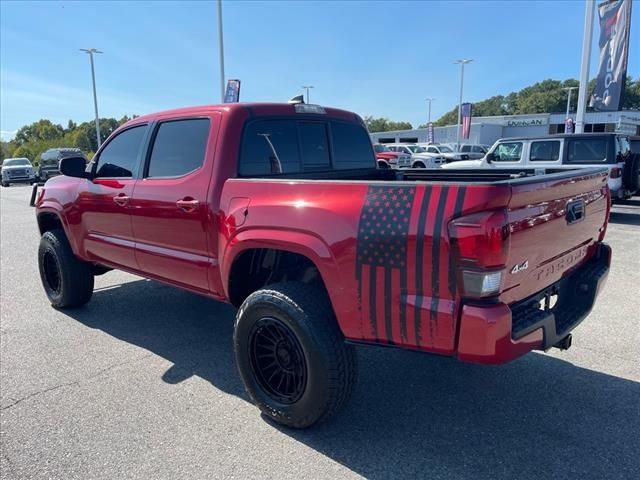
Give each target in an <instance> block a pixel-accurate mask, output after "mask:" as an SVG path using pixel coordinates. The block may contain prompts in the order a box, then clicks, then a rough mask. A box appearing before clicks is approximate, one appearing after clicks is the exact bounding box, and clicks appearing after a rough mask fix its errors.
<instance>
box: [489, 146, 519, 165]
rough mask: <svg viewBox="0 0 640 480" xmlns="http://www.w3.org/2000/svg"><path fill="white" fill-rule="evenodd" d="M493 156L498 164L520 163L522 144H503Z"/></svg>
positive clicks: (496, 149)
mask: <svg viewBox="0 0 640 480" xmlns="http://www.w3.org/2000/svg"><path fill="white" fill-rule="evenodd" d="M493 156H494V158H493V159H494V161H496V162H519V161H520V159H521V158H522V143H520V142H509V143H501V144H499V145H498V146H497V147H496V148H495V150H494V151H493Z"/></svg>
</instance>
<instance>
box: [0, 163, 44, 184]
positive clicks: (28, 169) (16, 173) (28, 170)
mask: <svg viewBox="0 0 640 480" xmlns="http://www.w3.org/2000/svg"><path fill="white" fill-rule="evenodd" d="M35 181H36V172H35V171H34V170H33V165H31V162H30V161H29V159H28V158H5V159H4V162H2V186H3V187H8V186H9V185H11V184H12V183H35Z"/></svg>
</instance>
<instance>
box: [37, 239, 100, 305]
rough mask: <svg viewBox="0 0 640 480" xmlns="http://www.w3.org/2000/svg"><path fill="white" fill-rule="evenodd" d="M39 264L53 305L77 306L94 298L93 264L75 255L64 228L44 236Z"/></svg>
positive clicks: (39, 250) (43, 284) (41, 241)
mask: <svg viewBox="0 0 640 480" xmlns="http://www.w3.org/2000/svg"><path fill="white" fill-rule="evenodd" d="M38 266H39V268H40V279H41V281H42V286H43V287H44V291H45V293H46V294H47V297H49V301H50V302H51V305H53V306H54V307H56V308H73V307H78V306H80V305H84V304H85V303H87V302H88V301H89V300H90V299H91V295H93V280H94V279H93V274H92V273H91V267H90V265H89V264H88V263H86V262H83V261H81V260H79V259H78V258H76V256H75V255H74V254H73V251H72V250H71V245H69V241H68V240H67V237H66V235H65V234H64V231H63V230H60V229H56V230H50V231H48V232H45V233H44V234H43V235H42V238H41V239H40V247H39V248H38Z"/></svg>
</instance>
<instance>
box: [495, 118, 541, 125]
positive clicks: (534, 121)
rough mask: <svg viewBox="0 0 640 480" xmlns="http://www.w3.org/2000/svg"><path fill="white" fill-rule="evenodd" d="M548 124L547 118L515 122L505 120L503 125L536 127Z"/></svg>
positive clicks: (525, 119)
mask: <svg viewBox="0 0 640 480" xmlns="http://www.w3.org/2000/svg"><path fill="white" fill-rule="evenodd" d="M548 124H549V117H543V118H524V119H517V120H505V122H504V124H503V125H505V126H507V127H538V126H543V125H548Z"/></svg>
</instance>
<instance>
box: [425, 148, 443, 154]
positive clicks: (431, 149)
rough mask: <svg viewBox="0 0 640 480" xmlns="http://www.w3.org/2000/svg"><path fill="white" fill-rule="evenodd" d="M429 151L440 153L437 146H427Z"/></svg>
mask: <svg viewBox="0 0 640 480" xmlns="http://www.w3.org/2000/svg"><path fill="white" fill-rule="evenodd" d="M427 152H429V153H440V152H438V149H437V148H435V147H429V148H427Z"/></svg>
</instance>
